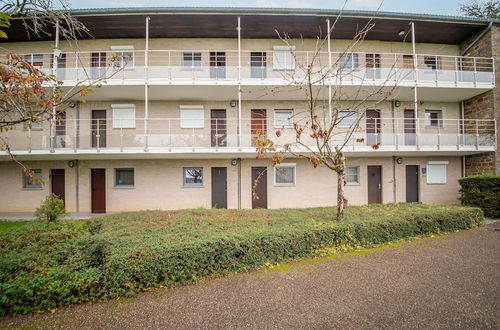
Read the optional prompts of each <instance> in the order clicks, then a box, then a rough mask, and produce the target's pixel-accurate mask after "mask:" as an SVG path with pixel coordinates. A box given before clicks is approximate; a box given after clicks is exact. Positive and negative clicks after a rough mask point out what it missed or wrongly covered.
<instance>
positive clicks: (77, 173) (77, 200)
mask: <svg viewBox="0 0 500 330" xmlns="http://www.w3.org/2000/svg"><path fill="white" fill-rule="evenodd" d="M75 167H76V178H75V186H76V191H75V192H76V213H77V214H79V213H80V162H79V161H78V160H77V161H76V166H75Z"/></svg>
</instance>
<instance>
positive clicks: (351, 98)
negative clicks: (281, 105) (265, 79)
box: [253, 15, 395, 218]
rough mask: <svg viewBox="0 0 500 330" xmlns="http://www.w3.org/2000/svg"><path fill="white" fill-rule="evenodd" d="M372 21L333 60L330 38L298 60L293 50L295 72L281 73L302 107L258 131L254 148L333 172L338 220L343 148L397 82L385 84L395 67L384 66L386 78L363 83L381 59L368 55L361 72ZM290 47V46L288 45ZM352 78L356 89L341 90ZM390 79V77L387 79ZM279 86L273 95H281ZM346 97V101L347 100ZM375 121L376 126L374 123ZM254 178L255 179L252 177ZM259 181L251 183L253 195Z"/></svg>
mask: <svg viewBox="0 0 500 330" xmlns="http://www.w3.org/2000/svg"><path fill="white" fill-rule="evenodd" d="M339 20H340V15H339V16H338V17H337V19H336V20H335V21H334V22H333V24H332V26H331V28H330V31H329V32H330V33H333V31H334V29H335V26H336V24H339ZM373 26H374V23H373V21H372V20H370V21H369V22H368V23H367V24H366V25H365V26H363V27H362V28H361V29H359V30H358V31H357V32H356V33H355V36H354V38H353V39H352V40H351V41H350V43H349V45H348V46H347V47H346V48H345V50H344V51H343V52H342V53H341V54H340V55H339V56H338V57H337V58H336V59H335V60H333V59H331V58H328V55H329V54H328V53H326V52H325V51H324V50H325V44H326V43H327V41H328V40H327V39H328V36H326V37H322V36H321V34H320V37H318V39H317V40H316V44H315V48H314V50H313V51H311V52H309V53H308V56H307V58H306V59H304V58H299V56H297V55H296V54H295V53H294V55H293V56H294V58H295V66H296V68H295V70H294V71H293V72H292V73H290V74H288V75H285V79H286V80H287V81H288V84H289V85H290V86H289V87H287V88H288V89H295V90H299V91H302V92H303V95H304V108H305V110H304V111H300V112H296V113H294V115H293V117H292V118H290V119H289V122H287V123H283V125H281V127H280V128H278V129H277V130H276V131H275V134H274V135H275V136H274V137H269V138H268V137H266V135H265V134H264V132H261V133H262V134H260V135H259V136H258V137H257V138H256V139H255V141H254V143H255V144H256V146H257V153H258V155H257V158H261V157H263V156H264V155H265V154H266V153H271V154H272V155H273V157H272V159H273V165H276V164H279V163H281V162H282V161H283V159H284V158H286V157H293V158H301V159H307V160H308V161H309V162H310V163H311V165H312V166H313V167H314V168H316V167H318V166H325V167H327V168H328V169H330V170H332V171H334V172H336V174H337V218H342V217H343V216H344V209H345V207H346V205H347V203H348V200H347V198H346V197H345V193H344V186H345V170H346V156H345V154H344V149H345V148H346V146H347V145H350V144H353V142H354V141H353V139H354V138H355V133H356V132H358V131H359V130H360V122H361V120H362V119H363V118H364V117H365V116H366V112H367V110H368V109H377V106H378V105H379V104H380V103H381V102H384V101H387V100H388V99H389V98H390V97H391V98H392V97H394V95H392V92H393V90H394V88H395V84H394V85H392V87H391V86H388V84H387V82H388V79H389V77H395V76H394V75H393V74H394V70H393V69H394V67H395V63H394V64H393V66H392V67H390V68H387V77H386V78H385V80H384V79H378V80H377V83H376V84H370V83H366V82H367V81H368V80H369V79H367V77H372V75H373V74H375V71H376V70H377V69H376V67H377V65H375V63H374V62H373V61H380V58H377V57H376V56H375V54H373V57H372V59H371V61H372V62H371V66H372V68H367V69H366V70H359V68H358V67H357V65H355V62H357V56H358V54H357V53H356V50H357V49H358V48H359V46H360V44H361V43H362V42H363V41H364V39H365V37H366V35H367V34H368V33H369V31H370V30H371V29H372V28H373ZM280 38H281V39H282V40H283V42H284V43H285V45H287V46H290V47H291V46H292V45H291V39H290V38H289V37H288V36H287V35H286V34H284V35H283V34H281V35H280ZM290 49H291V48H290ZM353 77H354V78H355V79H357V80H358V82H359V85H358V86H359V87H350V89H349V90H346V89H345V88H344V84H343V82H344V81H346V80H350V79H351V78H353ZM391 79H392V78H391ZM279 92H280V91H279V90H278V89H275V90H273V91H272V93H279ZM347 100H348V101H347ZM376 125H380V122H379V123H376ZM355 142H356V143H365V141H364V138H358V139H356V141H355ZM379 146H380V141H378V142H374V143H373V145H371V147H372V148H373V149H378V148H379ZM256 181H258V179H257V180H256ZM256 185H257V182H255V183H254V185H253V191H254V194H253V197H254V198H258V196H256V194H255V190H256V189H255V188H256Z"/></svg>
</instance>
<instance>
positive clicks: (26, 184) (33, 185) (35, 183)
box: [23, 168, 42, 189]
mask: <svg viewBox="0 0 500 330" xmlns="http://www.w3.org/2000/svg"><path fill="white" fill-rule="evenodd" d="M31 171H32V172H33V180H30V178H29V177H28V176H27V175H26V174H24V173H23V188H25V189H41V188H42V170H41V169H39V168H37V169H32V170H31Z"/></svg>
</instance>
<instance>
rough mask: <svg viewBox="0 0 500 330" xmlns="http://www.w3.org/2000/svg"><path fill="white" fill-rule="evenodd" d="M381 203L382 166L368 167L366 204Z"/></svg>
mask: <svg viewBox="0 0 500 330" xmlns="http://www.w3.org/2000/svg"><path fill="white" fill-rule="evenodd" d="M374 203H382V166H368V204H374Z"/></svg>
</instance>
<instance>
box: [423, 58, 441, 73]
mask: <svg viewBox="0 0 500 330" xmlns="http://www.w3.org/2000/svg"><path fill="white" fill-rule="evenodd" d="M424 68H425V70H432V71H435V70H441V57H439V56H425V57H424Z"/></svg>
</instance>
